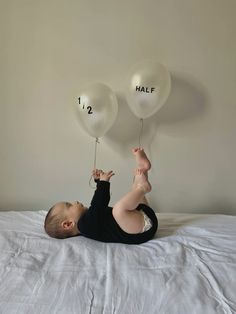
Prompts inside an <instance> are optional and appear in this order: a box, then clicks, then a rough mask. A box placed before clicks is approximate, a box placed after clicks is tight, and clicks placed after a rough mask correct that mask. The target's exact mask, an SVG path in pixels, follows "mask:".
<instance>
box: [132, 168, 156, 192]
mask: <svg viewBox="0 0 236 314" xmlns="http://www.w3.org/2000/svg"><path fill="white" fill-rule="evenodd" d="M134 186H135V188H141V189H142V190H143V191H144V193H145V194H146V193H148V192H150V191H151V189H152V186H151V184H150V182H149V181H148V180H147V176H146V175H145V174H144V173H143V170H142V169H139V168H137V169H136V170H135V178H134Z"/></svg>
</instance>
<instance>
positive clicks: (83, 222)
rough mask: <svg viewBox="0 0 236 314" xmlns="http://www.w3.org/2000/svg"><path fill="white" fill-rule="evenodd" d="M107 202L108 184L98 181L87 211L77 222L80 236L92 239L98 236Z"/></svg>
mask: <svg viewBox="0 0 236 314" xmlns="http://www.w3.org/2000/svg"><path fill="white" fill-rule="evenodd" d="M109 201H110V182H108V181H100V180H99V181H98V182H97V189H96V191H95V192H94V195H93V198H92V201H91V205H90V207H89V208H88V211H87V212H85V214H84V215H82V217H81V218H80V219H79V221H78V228H79V230H80V232H81V233H82V234H84V235H87V236H89V237H92V238H94V237H95V238H96V236H98V235H99V234H100V232H101V231H102V229H101V226H102V225H103V223H104V212H105V209H106V208H107V207H108V204H109Z"/></svg>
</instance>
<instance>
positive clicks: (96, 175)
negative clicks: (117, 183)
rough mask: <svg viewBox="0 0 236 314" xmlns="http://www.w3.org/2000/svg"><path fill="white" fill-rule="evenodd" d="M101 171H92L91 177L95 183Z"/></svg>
mask: <svg viewBox="0 0 236 314" xmlns="http://www.w3.org/2000/svg"><path fill="white" fill-rule="evenodd" d="M101 171H102V170H98V169H94V170H93V171H92V176H93V178H94V181H95V182H96V181H97V180H99V179H100V173H101Z"/></svg>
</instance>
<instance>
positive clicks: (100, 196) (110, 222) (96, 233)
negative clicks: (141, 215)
mask: <svg viewBox="0 0 236 314" xmlns="http://www.w3.org/2000/svg"><path fill="white" fill-rule="evenodd" d="M96 182H97V189H96V190H95V192H94V196H93V198H92V201H91V205H90V207H89V208H88V210H87V211H86V212H85V213H84V214H83V215H82V216H81V217H80V219H79V221H78V224H77V226H78V228H79V230H80V232H81V233H80V235H83V236H85V237H88V238H91V239H94V240H97V241H102V242H119V243H127V244H139V243H143V242H146V241H148V240H150V239H152V238H153V237H154V235H155V233H156V231H157V227H158V220H157V217H156V214H155V213H154V211H153V209H151V208H150V207H149V206H147V205H146V204H139V205H138V207H137V210H140V209H142V210H143V211H144V212H145V214H146V215H147V216H148V217H149V218H150V219H151V220H152V223H153V225H152V227H151V228H150V229H149V230H147V231H145V232H143V233H135V234H131V233H127V232H125V231H124V230H123V229H121V227H120V226H119V225H118V223H117V222H116V220H115V219H114V217H113V215H112V207H110V206H108V204H109V201H110V182H108V181H99V180H97V181H96Z"/></svg>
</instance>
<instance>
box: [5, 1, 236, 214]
mask: <svg viewBox="0 0 236 314" xmlns="http://www.w3.org/2000/svg"><path fill="white" fill-rule="evenodd" d="M0 3H1V7H0V12H1V13H0V15H1V16H0V23H1V39H0V40H1V42H0V44H1V49H0V53H1V58H0V62H1V71H0V80H1V81H0V83H1V84H0V144H1V146H0V209H1V210H39V209H46V210H47V209H49V207H50V206H52V205H53V204H54V203H55V202H57V201H60V200H69V201H70V200H71V201H73V200H76V199H79V200H81V201H83V202H84V203H85V204H87V205H88V203H89V201H90V198H91V196H92V195H93V192H94V191H93V190H92V189H91V188H90V187H89V184H88V181H89V177H90V172H91V170H92V167H93V158H94V139H93V138H92V137H90V136H89V135H87V134H86V133H85V132H84V131H83V130H82V129H81V127H80V126H79V124H78V121H77V118H76V115H75V110H74V108H75V100H76V96H77V93H78V91H79V89H80V88H81V86H86V84H90V83H93V82H103V83H105V84H107V85H109V86H110V87H111V88H112V89H113V90H114V91H115V93H116V95H117V97H118V101H119V113H118V117H117V120H116V122H115V124H114V125H113V127H112V128H111V129H110V131H109V132H108V133H107V134H106V136H105V137H103V138H102V139H101V140H100V144H99V146H98V157H97V158H98V159H97V166H98V168H102V169H103V168H104V169H107V170H110V169H113V170H114V172H115V173H116V175H115V176H114V177H113V178H112V184H111V191H112V197H111V203H110V204H111V205H113V204H114V202H115V201H116V200H118V199H119V198H120V197H121V196H122V195H123V194H124V193H126V192H127V190H128V189H129V186H130V185H131V183H132V173H133V169H134V160H133V157H132V155H131V153H130V150H131V148H132V147H133V146H136V145H137V144H138V133H139V128H140V125H139V120H138V119H137V118H136V117H135V116H134V115H133V114H132V113H131V111H130V109H129V107H128V105H127V103H126V100H125V98H124V89H125V86H126V83H125V77H126V76H127V73H128V71H129V69H130V68H131V67H132V66H133V65H134V64H136V63H137V62H139V61H143V60H145V59H155V60H157V61H159V62H161V63H163V64H165V65H166V66H167V68H168V69H169V71H170V72H171V76H172V90H171V94H170V96H169V98H168V101H167V102H166V104H165V105H164V107H162V108H161V110H160V111H159V112H157V113H156V114H155V115H154V116H152V117H151V118H149V119H146V120H145V121H144V135H143V138H142V145H143V146H144V148H145V149H146V151H147V153H148V155H149V156H150V159H151V161H152V170H151V173H150V180H151V182H152V184H153V190H152V192H151V194H150V195H149V200H150V203H151V205H152V207H153V208H154V210H155V211H157V212H191V213H223V214H236V193H235V186H236V171H235V160H236V146H235V135H236V124H235V114H236V109H235V108H236V107H235V98H236V88H235V82H236V58H235V56H236V41H235V31H236V19H235V16H236V2H235V1H234V0H194V1H193V0H192V1H191V0H190V1H189V0H145V1H144V0H143V1H140V0H135V1H134V0H133V1H111V0H100V1H96V0H93V1H91V0H86V1H85V0H83V1H82V0H70V1H67V0H40V1H36V0H34V1H33V0H1V1H0Z"/></svg>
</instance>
